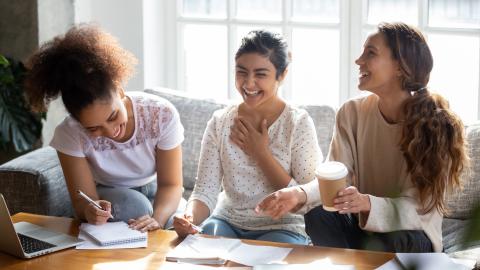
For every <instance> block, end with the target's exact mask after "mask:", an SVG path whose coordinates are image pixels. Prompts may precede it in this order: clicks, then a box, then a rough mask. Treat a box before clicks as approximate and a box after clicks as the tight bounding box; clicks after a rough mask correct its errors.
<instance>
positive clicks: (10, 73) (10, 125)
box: [0, 55, 45, 152]
mask: <svg viewBox="0 0 480 270" xmlns="http://www.w3.org/2000/svg"><path fill="white" fill-rule="evenodd" d="M25 74H26V69H25V67H24V65H23V64H22V63H21V62H18V61H13V60H11V59H7V58H5V57H4V56H2V55H0V147H3V146H5V145H7V144H13V146H14V148H15V150H16V151H17V152H24V151H27V150H30V149H32V148H33V145H34V144H35V143H36V141H37V140H38V139H39V138H40V136H41V130H42V122H41V119H42V117H45V114H36V113H33V112H31V111H30V109H29V107H28V105H27V102H26V101H25V97H24V90H23V80H24V78H25Z"/></svg>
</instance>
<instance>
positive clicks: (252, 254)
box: [228, 243, 292, 266]
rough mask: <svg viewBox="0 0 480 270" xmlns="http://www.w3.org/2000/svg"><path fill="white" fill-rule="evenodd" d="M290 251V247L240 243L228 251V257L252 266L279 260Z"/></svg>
mask: <svg viewBox="0 0 480 270" xmlns="http://www.w3.org/2000/svg"><path fill="white" fill-rule="evenodd" d="M290 251H292V249H291V248H280V247H271V246H257V245H249V244H243V243H242V244H241V245H239V246H238V247H236V248H234V249H233V250H231V251H230V252H229V254H228V259H229V260H230V261H234V262H236V263H240V264H244V265H248V266H254V265H258V264H269V263H274V262H281V261H282V260H283V259H285V257H287V255H288V254H289V253H290Z"/></svg>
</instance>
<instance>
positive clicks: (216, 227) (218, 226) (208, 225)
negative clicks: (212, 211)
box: [202, 218, 237, 238]
mask: <svg viewBox="0 0 480 270" xmlns="http://www.w3.org/2000/svg"><path fill="white" fill-rule="evenodd" d="M202 229H203V233H204V234H208V235H215V236H224V237H231V238H236V237H237V235H236V234H235V232H234V231H233V229H232V227H231V225H230V224H229V223H227V222H226V221H224V220H221V219H217V218H209V219H207V220H206V221H205V222H204V223H203V224H202Z"/></svg>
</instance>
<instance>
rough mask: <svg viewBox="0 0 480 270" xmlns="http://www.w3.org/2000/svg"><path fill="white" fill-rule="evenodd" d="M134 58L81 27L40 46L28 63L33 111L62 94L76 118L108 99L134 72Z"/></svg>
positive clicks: (89, 27)
mask: <svg viewBox="0 0 480 270" xmlns="http://www.w3.org/2000/svg"><path fill="white" fill-rule="evenodd" d="M136 63H137V59H136V58H135V57H134V56H133V54H131V53H130V52H128V51H127V50H125V49H123V48H122V47H121V46H120V44H119V43H118V41H117V40H116V39H115V38H114V37H113V36H112V35H110V34H108V33H106V32H104V31H102V30H101V29H100V28H99V27H97V26H95V25H91V24H82V25H78V26H74V27H73V28H71V29H70V30H69V31H68V32H67V33H66V34H65V35H64V36H58V37H55V38H54V39H53V40H51V41H49V42H47V43H45V44H44V45H42V46H41V47H40V48H39V49H38V51H36V52H35V53H34V54H33V55H32V56H31V57H30V58H29V59H28V61H27V68H28V72H27V76H26V79H25V82H24V84H25V91H26V95H27V100H28V102H29V103H30V106H31V107H32V109H33V110H34V111H46V110H47V107H48V104H49V102H50V101H51V100H53V99H55V98H57V97H58V96H59V95H61V97H62V100H63V103H64V105H65V108H66V109H67V111H68V112H69V113H70V114H71V115H72V116H73V117H75V118H78V115H79V113H80V111H81V110H82V109H84V108H85V107H86V106H88V105H90V104H92V103H93V102H94V101H96V100H98V99H101V100H109V99H110V98H111V97H112V93H115V92H116V91H119V89H121V88H122V84H124V83H125V82H126V81H127V80H128V79H129V78H130V77H131V76H132V75H133V72H134V66H135V64H136Z"/></svg>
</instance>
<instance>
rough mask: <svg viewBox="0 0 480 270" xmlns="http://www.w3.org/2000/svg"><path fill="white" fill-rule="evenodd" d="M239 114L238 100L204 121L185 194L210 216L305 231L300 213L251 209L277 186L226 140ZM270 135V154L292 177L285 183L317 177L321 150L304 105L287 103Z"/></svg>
mask: <svg viewBox="0 0 480 270" xmlns="http://www.w3.org/2000/svg"><path fill="white" fill-rule="evenodd" d="M237 115H238V106H231V107H228V108H225V109H222V110H219V111H216V112H215V113H214V115H213V117H212V118H211V119H210V121H209V122H208V124H207V129H206V130H205V134H204V135H203V139H202V148H201V151H200V161H199V165H198V173H197V181H196V183H195V188H194V190H193V193H192V195H191V196H190V199H189V200H190V201H191V200H195V199H196V200H200V201H202V202H203V203H205V204H206V205H207V206H208V208H209V209H210V213H212V214H213V216H215V217H218V218H221V219H223V220H226V221H228V222H229V223H230V224H232V225H234V226H236V227H239V228H242V229H246V230H273V229H278V230H288V231H293V232H296V233H299V234H301V235H306V234H305V223H304V220H303V216H301V215H297V214H291V213H289V214H287V215H285V216H283V217H282V218H280V219H278V220H273V219H272V218H270V217H268V216H265V215H259V214H256V213H255V212H254V209H255V206H256V205H257V204H258V203H259V202H260V201H261V200H262V198H264V197H265V196H267V195H268V194H270V193H272V192H274V191H276V190H275V189H274V188H273V187H272V185H271V184H270V182H269V181H268V179H267V178H266V177H265V174H264V173H263V172H262V170H261V169H260V167H258V166H257V164H256V162H255V160H253V159H252V158H251V157H249V156H248V155H247V154H245V153H244V152H243V151H242V150H241V149H240V148H239V147H238V146H236V145H235V144H233V143H232V141H231V140H230V138H229V135H230V127H231V126H232V125H233V123H234V118H235V116H237ZM268 137H269V148H270V151H271V153H272V155H273V156H274V158H275V159H276V160H277V162H278V163H279V164H280V165H281V166H282V168H283V169H284V170H285V171H286V172H287V173H288V174H290V175H291V176H292V177H293V178H294V179H295V180H296V181H293V180H292V181H291V182H290V184H289V186H291V185H296V184H297V182H298V183H301V184H304V183H307V182H309V181H311V180H312V179H315V169H316V167H317V165H318V164H319V163H320V162H321V160H322V152H321V150H320V148H319V147H318V143H317V135H316V131H315V127H314V124H313V120H312V119H311V118H310V116H309V115H308V113H307V112H306V111H305V110H301V109H296V108H294V107H291V106H289V105H286V106H285V109H284V110H283V112H282V113H281V114H280V116H279V117H278V118H277V120H275V122H273V123H272V125H271V126H270V127H269V128H268ZM222 189H223V191H222V192H221V190H222ZM220 192H221V193H220ZM219 193H220V194H221V195H220V196H219V199H218V204H217V196H218V194H219Z"/></svg>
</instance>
